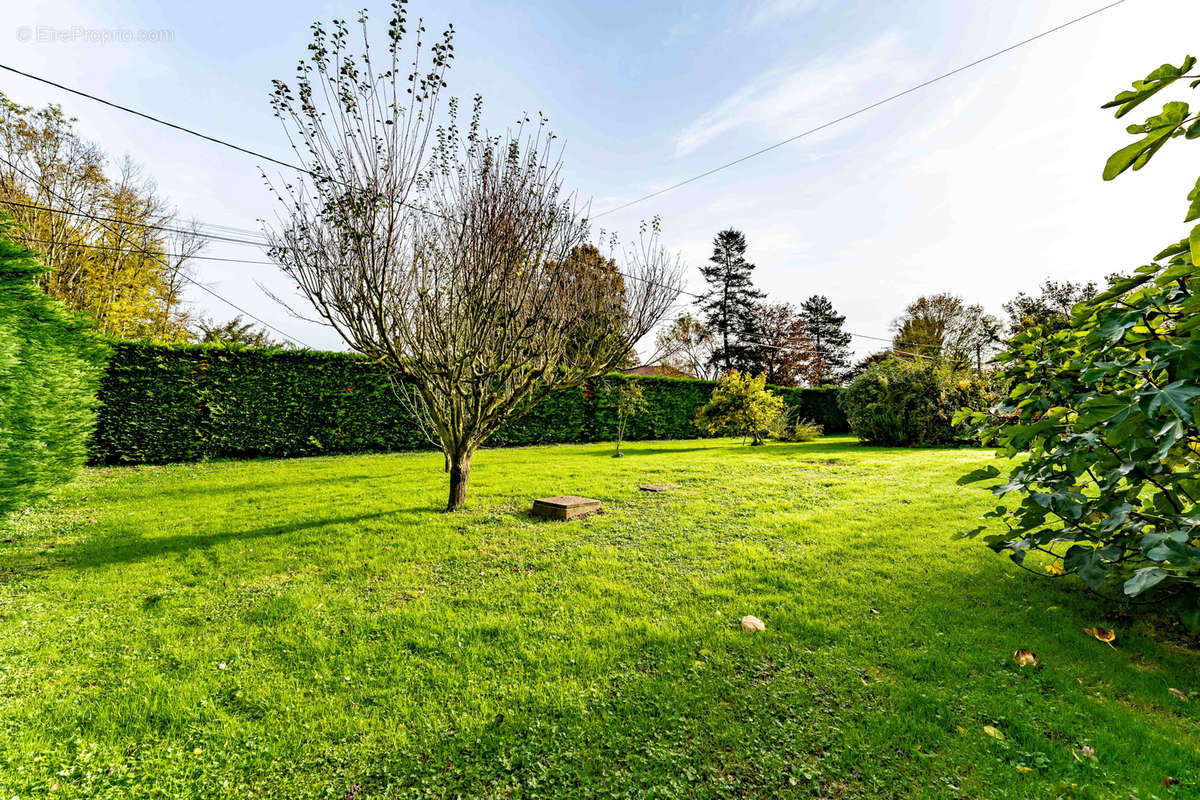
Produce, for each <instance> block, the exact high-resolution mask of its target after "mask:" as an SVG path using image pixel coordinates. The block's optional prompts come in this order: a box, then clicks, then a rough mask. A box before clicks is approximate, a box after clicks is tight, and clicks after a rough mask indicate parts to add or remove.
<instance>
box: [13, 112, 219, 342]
mask: <svg viewBox="0 0 1200 800" xmlns="http://www.w3.org/2000/svg"><path fill="white" fill-rule="evenodd" d="M74 122H75V121H74V120H73V119H71V118H68V117H66V116H65V115H64V114H63V112H62V109H60V108H59V107H58V106H54V105H50V106H47V107H45V108H43V109H37V110H35V109H33V108H30V107H28V106H22V105H18V104H17V103H14V102H12V101H11V100H10V99H9V98H7V97H6V96H4V95H3V94H0V208H3V209H5V210H6V211H7V212H8V213H9V214H10V215H11V216H12V218H13V219H14V220H16V222H17V223H19V224H18V226H17V227H15V228H13V229H12V230H11V232H10V235H11V236H12V237H13V238H15V239H16V240H17V241H19V242H21V243H22V244H25V245H26V246H28V247H29V248H30V249H31V250H34V251H36V252H38V253H40V254H41V256H42V260H43V262H44V263H45V265H46V267H47V270H46V271H45V272H44V273H43V274H41V275H40V276H39V277H38V279H37V281H38V285H39V286H41V287H42V288H43V289H44V290H45V291H46V292H47V293H48V294H50V295H51V296H52V297H55V298H57V299H59V300H61V301H62V302H63V303H65V304H66V306H67V308H69V309H71V310H72V311H81V312H83V313H85V314H86V315H87V316H88V317H89V318H90V319H91V320H92V321H93V322H94V323H95V325H96V329H97V330H98V331H100V332H102V333H106V334H110V335H112V336H116V337H120V338H127V339H136V338H154V339H160V340H164V341H186V340H187V339H188V338H189V336H190V334H189V330H188V329H189V326H190V324H191V319H190V316H189V314H188V310H187V307H186V305H185V303H184V299H183V290H184V287H185V285H186V282H187V278H186V277H185V276H190V272H189V270H190V265H189V262H188V259H189V258H190V257H192V256H193V255H195V254H196V253H197V252H198V251H199V250H200V248H201V245H202V242H201V240H200V238H199V237H198V236H197V235H196V233H195V229H194V226H188V225H187V224H185V223H180V222H179V221H178V220H177V219H176V215H175V213H174V212H173V211H172V210H171V208H170V207H169V205H168V204H167V202H166V201H165V200H164V199H163V198H162V197H161V196H160V195H159V193H158V191H157V188H156V187H155V184H154V182H153V181H152V180H150V179H148V178H146V177H145V176H144V175H142V172H141V169H140V168H139V167H138V166H137V165H136V164H135V163H134V162H133V161H131V160H129V159H128V158H126V159H124V160H122V161H120V162H119V163H118V165H117V170H116V175H115V176H110V175H109V174H108V172H107V171H106V166H107V165H108V161H109V159H108V157H107V156H106V155H105V154H104V152H103V151H102V150H101V149H100V148H99V147H98V146H97V145H95V144H93V143H91V142H88V141H86V140H85V139H83V138H82V137H80V136H79V134H78V133H77V132H76V130H75V126H74ZM167 228H171V229H174V230H166V229H167Z"/></svg>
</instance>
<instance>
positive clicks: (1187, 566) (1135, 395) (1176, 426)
mask: <svg viewBox="0 0 1200 800" xmlns="http://www.w3.org/2000/svg"><path fill="white" fill-rule="evenodd" d="M1195 64H1196V59H1194V58H1192V57H1191V56H1188V57H1187V58H1186V59H1185V60H1184V62H1183V64H1182V66H1180V67H1175V66H1171V65H1164V66H1162V67H1160V68H1159V69H1157V70H1155V71H1154V72H1152V73H1150V75H1149V76H1147V77H1146V79H1145V80H1142V81H1137V82H1135V83H1134V85H1133V89H1132V90H1131V91H1125V92H1122V93H1121V94H1119V95H1117V97H1116V99H1114V100H1113V101H1112V102H1110V103H1108V104H1107V105H1106V106H1105V107H1106V108H1111V107H1117V108H1118V111H1117V116H1118V117H1120V116H1124V115H1125V114H1127V113H1128V112H1129V111H1131V110H1132V109H1134V108H1136V107H1137V106H1138V105H1139V104H1140V103H1142V102H1144V101H1145V100H1147V99H1148V98H1150V97H1151V96H1153V95H1155V94H1157V93H1158V92H1159V91H1161V90H1163V89H1165V88H1167V87H1168V86H1170V85H1172V84H1173V83H1175V82H1176V81H1178V80H1180V79H1183V78H1185V77H1194V76H1187V75H1186V73H1187V71H1188V70H1190V69H1192V67H1194V66H1195ZM1198 83H1200V81H1193V82H1192V84H1191V86H1192V88H1196V86H1197V84H1198ZM1129 132H1130V133H1134V134H1137V135H1139V136H1141V138H1140V139H1139V140H1138V141H1137V142H1135V143H1134V144H1133V145H1130V146H1128V147H1125V148H1122V149H1121V150H1119V151H1117V152H1116V153H1114V154H1113V156H1112V157H1111V158H1110V159H1109V161H1108V164H1107V165H1106V167H1105V171H1104V177H1105V178H1106V179H1108V178H1112V177H1115V176H1116V175H1119V174H1120V173H1121V172H1123V171H1124V170H1126V169H1128V168H1130V167H1132V168H1133V169H1140V168H1141V167H1143V166H1145V164H1146V163H1147V162H1148V161H1149V160H1150V158H1152V157H1153V155H1154V154H1155V153H1156V152H1158V150H1159V149H1161V147H1162V146H1163V145H1164V144H1165V143H1166V142H1167V141H1169V140H1171V139H1173V138H1178V137H1185V138H1188V139H1193V138H1197V137H1198V136H1200V115H1192V114H1191V113H1190V111H1189V109H1188V106H1187V104H1186V103H1179V102H1169V103H1167V104H1166V105H1164V106H1163V111H1162V113H1161V114H1158V115H1155V116H1153V117H1150V118H1149V119H1147V120H1146V122H1145V123H1142V124H1140V125H1132V126H1130V127H1129ZM1188 199H1189V201H1190V202H1191V207H1190V208H1189V211H1188V215H1187V221H1192V220H1195V219H1196V218H1198V217H1200V184H1198V189H1194V190H1193V191H1192V193H1191V194H1190V195H1189V197H1188ZM1198 240H1200V226H1198V227H1197V228H1196V229H1195V230H1193V231H1192V234H1191V236H1190V237H1189V239H1187V240H1184V241H1181V242H1178V243H1176V244H1173V245H1171V246H1170V247H1167V248H1166V249H1165V250H1163V251H1162V252H1161V253H1159V254H1158V255H1157V256H1155V258H1154V260H1153V261H1152V262H1151V263H1149V264H1147V265H1145V266H1142V267H1140V268H1139V269H1137V270H1135V271H1134V273H1133V274H1132V275H1131V276H1129V277H1124V278H1119V279H1116V280H1115V281H1113V282H1112V283H1111V285H1110V286H1109V288H1108V290H1107V291H1105V292H1103V293H1101V294H1100V295H1098V296H1097V297H1095V298H1094V299H1093V300H1090V301H1087V302H1084V303H1080V304H1079V305H1077V306H1076V307H1075V308H1074V310H1073V311H1072V315H1071V324H1070V326H1069V327H1067V328H1064V329H1061V330H1056V331H1050V330H1043V329H1041V328H1037V327H1034V328H1030V329H1029V330H1027V331H1024V332H1022V333H1021V334H1019V335H1017V336H1016V337H1014V338H1013V339H1012V340H1011V341H1010V343H1009V347H1008V350H1007V352H1006V353H1004V354H1002V355H1001V356H1000V357H999V361H1000V362H1001V363H1002V364H1003V377H1004V378H1005V379H1006V380H1008V381H1009V382H1010V387H1011V388H1010V391H1009V392H1008V394H1007V396H1006V397H1004V398H1003V400H1002V401H1001V402H1000V403H998V404H997V405H996V406H995V407H994V408H992V409H991V410H990V411H988V412H986V413H985V412H967V413H964V414H963V415H962V418H963V419H968V418H969V419H970V420H971V421H973V422H974V424H976V425H977V426H978V430H979V433H980V435H981V436H983V437H984V438H985V439H987V440H994V441H997V442H998V443H999V444H1000V454H1001V455H1002V456H1007V457H1010V458H1014V459H1016V465H1015V466H1014V467H1013V468H1012V469H1011V470H1010V471H1009V473H1008V475H1007V476H1005V477H1003V478H999V475H1000V473H999V470H997V469H995V468H988V469H985V470H976V471H975V472H973V473H970V474H968V475H964V476H963V477H962V478H961V479H960V483H971V482H976V481H990V480H993V479H997V478H999V482H996V483H992V484H990V486H989V488H990V490H991V491H992V492H993V493H994V494H995V495H996V496H997V498H999V499H1000V504H999V505H997V506H996V508H995V509H994V510H993V511H992V512H990V513H989V514H988V515H987V516H988V517H991V518H995V519H999V520H1001V521H1003V523H1004V525H1005V529H1004V530H1003V531H1000V532H998V533H992V534H990V535H988V536H986V537H985V541H986V542H987V543H988V544H989V545H991V546H992V547H993V548H994V549H995V550H997V551H999V552H1007V553H1008V554H1009V555H1010V557H1011V558H1012V559H1013V561H1015V562H1016V563H1018V564H1021V565H1022V566H1027V565H1026V563H1025V562H1026V561H1027V559H1029V557H1030V555H1031V554H1034V553H1037V554H1040V556H1039V557H1038V559H1037V560H1040V561H1042V562H1043V563H1042V565H1041V566H1042V569H1044V570H1045V571H1046V572H1047V573H1049V574H1051V575H1056V576H1058V575H1071V574H1074V575H1077V576H1078V577H1079V578H1080V579H1081V580H1082V581H1084V583H1086V584H1087V585H1088V586H1090V587H1092V588H1093V589H1096V590H1105V589H1109V590H1115V591H1119V592H1121V593H1123V594H1124V595H1125V596H1127V597H1138V596H1142V595H1146V598H1147V599H1148V600H1149V601H1150V602H1152V603H1156V604H1163V603H1169V604H1171V605H1172V606H1173V607H1175V609H1176V610H1177V611H1178V612H1179V614H1180V615H1181V617H1182V618H1183V620H1184V621H1185V622H1186V623H1187V624H1189V625H1190V626H1193V627H1198V628H1200V248H1198V247H1197V244H1198ZM983 530H985V529H984V528H977V529H976V530H975V531H971V532H970V534H978V533H980V532H982V531H983ZM1027 568H1028V567H1027Z"/></svg>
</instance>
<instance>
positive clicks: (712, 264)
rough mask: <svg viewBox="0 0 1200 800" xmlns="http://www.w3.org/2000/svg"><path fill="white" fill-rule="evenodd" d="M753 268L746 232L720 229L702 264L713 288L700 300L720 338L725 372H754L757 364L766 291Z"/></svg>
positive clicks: (719, 362)
mask: <svg viewBox="0 0 1200 800" xmlns="http://www.w3.org/2000/svg"><path fill="white" fill-rule="evenodd" d="M753 271H754V265H753V264H751V263H750V262H749V261H747V260H746V236H745V234H743V233H742V232H741V231H737V230H733V229H732V228H730V229H728V230H724V231H721V232H720V233H718V234H717V236H716V238H715V239H713V254H712V257H711V258H710V259H709V263H708V264H706V265H705V266H703V267H701V268H700V272H701V274H703V275H704V280H706V281H708V285H709V287H710V288H709V290H708V292H706V293H705V294H704V296H703V297H702V298H701V299H700V300H699V301H697V302H698V303H699V305H700V310H701V311H702V312H703V313H704V316H705V322H706V323H707V325H708V328H709V330H710V331H711V332H712V335H713V338H714V339H715V340H716V345H717V346H716V347H715V348H714V350H713V363H714V364H715V365H716V366H717V367H718V368H719V369H720V371H721V372H722V373H728V372H729V371H730V370H734V369H737V370H742V371H749V372H753V371H754V368H755V367H756V366H757V364H756V362H757V358H756V349H757V348H756V347H755V345H754V340H755V337H754V331H755V311H756V305H757V303H758V301H759V300H761V299H762V298H763V297H765V296H766V295H764V294H763V293H762V292H760V291H758V290H757V289H755V288H754V284H753V282H752V280H751V277H750V275H751V273H752V272H753Z"/></svg>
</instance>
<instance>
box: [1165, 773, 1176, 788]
mask: <svg viewBox="0 0 1200 800" xmlns="http://www.w3.org/2000/svg"><path fill="white" fill-rule="evenodd" d="M1178 783H1179V778H1172V777H1171V776H1170V775H1168V776H1167V777H1165V778H1163V786H1175V785H1176V784H1178Z"/></svg>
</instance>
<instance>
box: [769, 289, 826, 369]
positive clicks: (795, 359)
mask: <svg viewBox="0 0 1200 800" xmlns="http://www.w3.org/2000/svg"><path fill="white" fill-rule="evenodd" d="M754 318H755V323H754V328H755V331H756V332H757V339H756V344H755V345H754V352H755V355H756V359H755V360H756V361H757V362H758V363H759V365H761V367H762V370H763V374H764V375H765V376H766V379H767V383H771V384H775V385H776V386H799V385H800V384H801V383H810V384H814V385H815V384H817V383H819V382H820V380H821V372H822V370H821V364H820V357H819V356H818V354H817V352H816V349H815V348H814V347H813V344H812V340H811V339H809V338H808V333H807V328H806V327H805V324H804V318H803V317H801V316H800V313H799V312H798V311H797V310H796V308H795V306H793V305H791V304H790V303H769V304H763V305H760V306H759V307H758V308H757V310H756V311H755V315H754Z"/></svg>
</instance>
